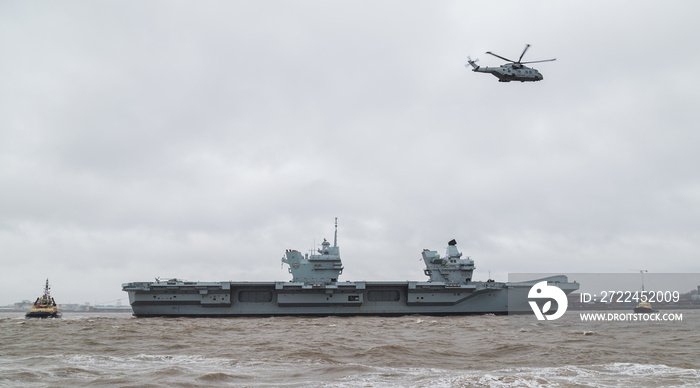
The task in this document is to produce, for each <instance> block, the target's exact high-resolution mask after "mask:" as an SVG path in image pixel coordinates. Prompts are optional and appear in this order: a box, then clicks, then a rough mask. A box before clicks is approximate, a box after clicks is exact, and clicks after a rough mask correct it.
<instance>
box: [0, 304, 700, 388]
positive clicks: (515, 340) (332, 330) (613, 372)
mask: <svg viewBox="0 0 700 388" xmlns="http://www.w3.org/2000/svg"><path fill="white" fill-rule="evenodd" d="M678 312H679V313H681V314H682V315H683V319H682V320H681V321H673V322H666V321H661V322H655V321H629V320H625V321H615V322H590V321H586V322H584V321H582V320H581V319H580V316H579V313H578V312H572V311H569V312H567V314H566V315H565V316H564V317H562V318H560V319H559V320H557V321H555V322H554V321H537V319H536V318H535V317H534V316H532V315H527V316H494V315H481V316H449V317H432V316H403V317H314V318H310V317H309V318H304V317H302V318H300V317H268V318H220V319H219V318H134V317H132V316H131V315H130V314H128V313H69V312H66V313H64V316H63V318H61V319H25V318H24V316H23V314H21V313H1V314H0V386H3V387H5V386H7V387H27V386H30V387H55V386H65V387H68V386H70V387H75V386H82V387H162V386H169V387H170V386H174V387H211V386H221V387H229V386H230V387H307V386H313V387H494V386H495V387H550V386H559V387H658V386H673V387H696V386H700V324H699V323H700V310H683V311H678Z"/></svg>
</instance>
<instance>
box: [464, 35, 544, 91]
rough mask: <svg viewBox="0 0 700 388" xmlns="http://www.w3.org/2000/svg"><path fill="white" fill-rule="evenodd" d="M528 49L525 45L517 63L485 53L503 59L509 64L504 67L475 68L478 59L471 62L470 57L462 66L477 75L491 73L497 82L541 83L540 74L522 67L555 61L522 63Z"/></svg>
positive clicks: (489, 52)
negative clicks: (527, 64) (470, 68)
mask: <svg viewBox="0 0 700 388" xmlns="http://www.w3.org/2000/svg"><path fill="white" fill-rule="evenodd" d="M529 48H530V45H529V44H527V45H525V50H523V53H522V54H520V58H518V60H517V61H513V60H510V59H508V58H504V57H502V56H500V55H497V54H494V53H492V52H491V51H487V52H486V54H491V55H493V56H494V57H496V58H500V59H503V60H504V61H508V62H510V63H506V64H505V65H501V66H499V67H488V66H487V67H481V66H477V64H476V62H477V61H478V59H475V60H473V61H472V59H471V58H470V57H467V62H468V63H467V64H466V65H464V66H465V67H466V68H467V69H468V68H469V66H471V67H473V69H472V71H476V72H478V73H491V74H493V75H494V76H496V78H498V82H510V81H520V82H534V81H542V79H543V78H544V77H542V74H540V72H539V71H537V69H534V68H532V67H527V66H524V65H525V64H526V63H539V62H551V61H556V58H553V59H545V60H541V61H529V62H522V59H523V55H525V52H526V51H527V49H529Z"/></svg>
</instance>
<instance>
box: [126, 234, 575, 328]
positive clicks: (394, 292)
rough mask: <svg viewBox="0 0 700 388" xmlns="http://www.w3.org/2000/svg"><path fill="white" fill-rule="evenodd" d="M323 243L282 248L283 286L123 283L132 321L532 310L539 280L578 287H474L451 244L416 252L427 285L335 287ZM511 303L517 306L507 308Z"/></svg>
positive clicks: (470, 267)
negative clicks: (287, 277)
mask: <svg viewBox="0 0 700 388" xmlns="http://www.w3.org/2000/svg"><path fill="white" fill-rule="evenodd" d="M337 237H338V229H337V223H336V230H335V237H334V239H333V245H331V244H330V242H328V241H326V240H325V239H324V241H323V243H322V244H321V248H319V249H318V250H317V252H316V253H315V254H311V255H309V254H305V255H302V254H301V253H300V252H299V251H297V250H287V251H286V252H285V256H284V257H283V258H282V262H283V263H284V264H287V265H288V266H289V272H290V273H291V275H292V280H291V281H289V282H232V281H225V282H190V281H184V280H179V279H169V280H158V279H156V281H155V282H135V283H125V284H122V289H123V290H124V291H126V292H127V293H128V294H129V301H130V303H131V307H132V309H133V311H134V315H135V316H137V317H151V316H171V317H181V316H191V317H235V316H275V315H321V316H323V315H407V314H425V315H466V314H488V313H493V314H508V313H511V314H512V313H525V312H530V313H531V312H532V310H531V309H530V307H529V305H528V303H527V293H528V291H529V289H530V288H531V287H532V286H533V285H534V284H536V283H538V282H541V281H543V280H546V281H547V282H548V283H551V284H556V285H557V286H558V287H559V288H561V289H562V290H563V291H564V292H565V293H567V294H568V293H570V292H572V291H574V290H576V289H578V287H579V285H578V284H577V283H575V282H574V283H569V282H568V279H567V277H566V276H563V275H558V276H552V277H548V278H544V279H536V280H532V281H527V282H518V283H502V282H495V281H493V280H488V281H485V282H484V281H473V280H472V274H473V272H474V261H473V260H472V259H471V258H469V257H463V255H462V253H461V252H459V250H458V249H457V242H456V241H455V240H451V241H450V242H449V243H448V246H447V252H446V255H445V256H444V257H441V256H440V255H439V254H438V253H437V252H436V251H431V250H427V249H425V250H423V252H422V256H423V262H424V263H425V270H424V273H425V275H427V276H428V278H429V279H428V280H427V281H422V282H421V281H356V282H351V281H345V282H341V281H339V276H340V275H341V273H342V271H343V264H342V262H341V260H340V248H339V247H338V244H337ZM514 301H516V302H514Z"/></svg>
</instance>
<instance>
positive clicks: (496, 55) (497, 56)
mask: <svg viewBox="0 0 700 388" xmlns="http://www.w3.org/2000/svg"><path fill="white" fill-rule="evenodd" d="M486 54H491V55H493V56H494V57H496V58H501V59H503V60H504V61H508V62H511V63H515V61H513V60H510V59H508V58H504V57H502V56H500V55H498V54H494V53H492V52H491V51H487V52H486Z"/></svg>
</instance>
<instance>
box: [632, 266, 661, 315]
mask: <svg viewBox="0 0 700 388" xmlns="http://www.w3.org/2000/svg"><path fill="white" fill-rule="evenodd" d="M644 272H649V271H647V270H645V269H642V270H639V273H640V274H641V275H642V297H641V298H640V301H639V303H638V304H637V306H636V307H635V308H634V313H635V314H649V313H655V312H657V311H658V310H654V309H653V308H652V307H651V303H649V300H648V299H647V296H646V295H645V294H644Z"/></svg>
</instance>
